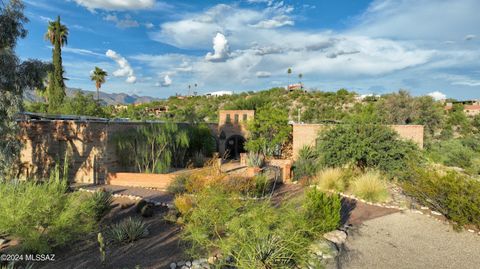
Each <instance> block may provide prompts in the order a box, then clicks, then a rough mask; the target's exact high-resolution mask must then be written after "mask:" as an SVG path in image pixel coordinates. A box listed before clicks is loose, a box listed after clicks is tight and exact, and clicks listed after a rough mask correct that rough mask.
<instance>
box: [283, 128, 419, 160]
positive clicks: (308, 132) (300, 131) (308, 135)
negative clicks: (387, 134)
mask: <svg viewBox="0 0 480 269" xmlns="http://www.w3.org/2000/svg"><path fill="white" fill-rule="evenodd" d="M333 126H334V125H326V124H294V125H293V134H292V135H293V159H294V160H296V159H297V158H298V152H299V151H300V149H302V147H303V146H314V145H315V141H316V139H317V137H318V135H319V133H320V132H322V131H324V130H326V129H328V128H331V127H333ZM390 127H391V128H392V129H393V130H395V131H396V132H397V133H398V134H399V135H400V137H401V138H404V139H409V140H412V141H413V142H414V143H416V144H417V145H418V146H419V147H420V148H423V125H390Z"/></svg>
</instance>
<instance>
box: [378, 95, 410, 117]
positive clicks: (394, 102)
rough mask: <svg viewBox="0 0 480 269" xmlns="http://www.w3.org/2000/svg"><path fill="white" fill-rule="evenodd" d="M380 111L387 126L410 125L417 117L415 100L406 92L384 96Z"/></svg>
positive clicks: (380, 102) (381, 100) (379, 105)
mask: <svg viewBox="0 0 480 269" xmlns="http://www.w3.org/2000/svg"><path fill="white" fill-rule="evenodd" d="M378 110H379V111H382V115H383V119H384V122H385V123H387V124H410V123H412V122H413V120H414V118H415V117H416V115H415V113H416V111H415V106H414V98H413V97H412V96H411V95H410V93H409V92H407V91H405V90H400V91H399V92H398V93H391V94H386V95H384V96H382V98H381V99H380V101H379V102H378Z"/></svg>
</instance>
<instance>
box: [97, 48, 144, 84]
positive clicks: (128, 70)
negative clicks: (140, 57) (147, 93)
mask: <svg viewBox="0 0 480 269" xmlns="http://www.w3.org/2000/svg"><path fill="white" fill-rule="evenodd" d="M105 55H107V57H108V58H110V59H112V60H114V61H115V62H116V63H117V64H118V66H119V67H120V69H117V70H115V71H114V72H113V73H112V74H113V75H114V76H115V77H127V79H126V82H128V83H135V81H137V77H135V74H134V73H133V69H132V67H131V66H130V64H129V63H128V61H127V59H125V57H122V55H120V54H118V53H116V52H115V51H113V50H110V49H109V50H107V52H106V53H105Z"/></svg>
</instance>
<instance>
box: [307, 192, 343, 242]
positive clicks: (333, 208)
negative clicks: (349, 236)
mask: <svg viewBox="0 0 480 269" xmlns="http://www.w3.org/2000/svg"><path fill="white" fill-rule="evenodd" d="M303 210H304V212H303V217H304V219H305V220H306V221H309V222H311V223H310V227H311V229H312V231H313V233H314V234H318V233H324V232H328V231H331V230H334V229H336V228H337V227H338V225H339V224H340V210H341V200H340V196H339V195H338V194H327V193H324V192H321V191H319V190H317V189H316V188H312V189H311V190H308V191H306V192H305V198H304V201H303Z"/></svg>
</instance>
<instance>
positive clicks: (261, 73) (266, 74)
mask: <svg viewBox="0 0 480 269" xmlns="http://www.w3.org/2000/svg"><path fill="white" fill-rule="evenodd" d="M255 75H256V76H257V78H269V77H270V76H271V75H272V73H270V72H266V71H258V72H257V73H255Z"/></svg>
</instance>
